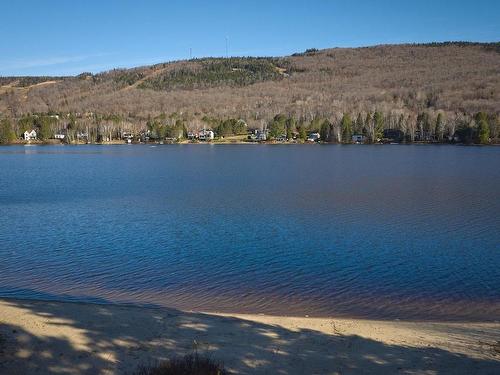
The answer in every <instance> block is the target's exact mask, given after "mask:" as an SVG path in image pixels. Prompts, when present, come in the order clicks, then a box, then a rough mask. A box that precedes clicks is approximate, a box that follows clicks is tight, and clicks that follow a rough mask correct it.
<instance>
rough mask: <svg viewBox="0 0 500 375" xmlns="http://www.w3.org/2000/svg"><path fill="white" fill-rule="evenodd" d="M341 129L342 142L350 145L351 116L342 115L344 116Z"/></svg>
mask: <svg viewBox="0 0 500 375" xmlns="http://www.w3.org/2000/svg"><path fill="white" fill-rule="evenodd" d="M341 129H342V142H344V143H351V141H352V121H351V116H349V114H347V113H346V114H344V116H342V121H341Z"/></svg>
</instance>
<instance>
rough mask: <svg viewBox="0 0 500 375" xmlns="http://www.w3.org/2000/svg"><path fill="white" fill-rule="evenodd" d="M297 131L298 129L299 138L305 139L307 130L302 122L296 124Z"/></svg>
mask: <svg viewBox="0 0 500 375" xmlns="http://www.w3.org/2000/svg"><path fill="white" fill-rule="evenodd" d="M298 131H299V139H302V140H303V141H305V140H306V139H307V132H306V127H305V126H304V124H301V125H299V126H298Z"/></svg>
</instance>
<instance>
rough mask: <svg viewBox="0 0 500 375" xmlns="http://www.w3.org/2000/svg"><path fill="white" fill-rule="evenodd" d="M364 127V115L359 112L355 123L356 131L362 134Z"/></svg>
mask: <svg viewBox="0 0 500 375" xmlns="http://www.w3.org/2000/svg"><path fill="white" fill-rule="evenodd" d="M363 127H364V123H363V117H362V116H361V113H358V117H357V118H356V122H355V123H354V133H355V134H362V133H363Z"/></svg>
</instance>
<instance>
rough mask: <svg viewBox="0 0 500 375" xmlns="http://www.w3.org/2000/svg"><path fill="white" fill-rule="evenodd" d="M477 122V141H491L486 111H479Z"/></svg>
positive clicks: (482, 142) (484, 142)
mask: <svg viewBox="0 0 500 375" xmlns="http://www.w3.org/2000/svg"><path fill="white" fill-rule="evenodd" d="M476 122H477V139H476V141H477V142H478V143H481V144H487V143H489V141H490V126H489V124H488V117H487V116H486V114H485V113H482V112H479V113H478V114H477V115H476Z"/></svg>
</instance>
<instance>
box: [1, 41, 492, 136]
mask: <svg viewBox="0 0 500 375" xmlns="http://www.w3.org/2000/svg"><path fill="white" fill-rule="evenodd" d="M499 113H500V43H490V44H480V43H441V44H426V45H386V46H376V47H366V48H353V49H350V48H335V49H327V50H319V51H318V50H315V49H310V50H307V51H306V52H304V53H297V54H294V55H292V56H288V57H280V58H254V57H246V58H245V57H241V58H229V59H223V58H203V59H193V60H189V61H177V62H170V63H164V64H157V65H153V66H145V67H138V68H133V69H117V70H112V71H108V72H103V73H100V74H91V73H82V74H80V75H79V76H76V77H3V78H0V117H1V118H3V119H4V120H5V119H8V122H9V129H10V130H5V129H4V130H3V132H4V133H5V132H9V131H11V132H12V133H10V137H11V138H12V137H18V136H19V135H20V133H21V132H22V131H24V130H25V129H26V128H28V127H31V126H37V127H39V128H40V127H41V124H40V121H42V120H40V118H42V117H43V116H46V117H47V118H50V119H52V120H50V121H49V120H47V121H46V122H48V125H44V126H45V127H46V129H47V134H51V132H52V133H54V132H55V131H59V130H61V129H65V130H67V129H68V127H69V128H71V129H83V128H85V129H87V128H89V127H91V128H95V133H99V132H101V130H100V128H102V127H103V126H106V127H108V128H111V129H112V131H111V132H110V134H111V135H112V134H113V132H116V133H117V134H118V132H122V131H124V130H127V131H135V132H137V131H140V130H141V129H145V128H146V127H147V126H148V124H149V126H150V127H151V126H152V122H154V121H157V122H158V123H160V125H161V124H162V122H163V125H165V126H174V125H176V126H181V125H182V127H185V128H186V129H200V128H202V127H205V126H208V125H210V126H212V127H216V126H219V125H220V124H222V123H223V121H224V120H228V119H243V120H244V121H245V122H246V123H247V124H248V126H249V127H255V128H262V127H269V126H275V127H276V126H278V130H277V133H280V132H283V133H285V132H288V131H290V132H292V131H293V132H298V131H299V130H300V128H301V127H302V128H303V129H306V130H307V131H313V130H317V131H321V129H322V126H323V136H325V137H326V138H328V140H332V141H341V140H342V139H343V137H344V135H343V128H344V127H346V126H348V125H349V127H350V133H353V132H362V133H363V134H366V135H367V137H368V138H369V139H371V140H375V139H376V138H378V136H380V135H382V133H381V131H382V132H383V130H384V129H397V130H399V131H401V132H402V133H404V137H405V139H407V140H410V141H412V140H415V139H416V138H418V137H420V139H421V140H425V139H426V138H429V139H433V140H440V139H443V138H445V137H446V136H452V135H453V134H455V133H456V131H457V130H458V129H462V131H463V132H467V131H468V132H470V138H478V137H479V133H480V132H481V129H480V127H481V126H487V127H488V134H487V138H491V139H496V138H498V115H499ZM33 114H35V115H36V116H31V115H33ZM478 114H479V115H478ZM50 115H52V116H56V117H50ZM37 118H38V120H36V119H37ZM30 119H31V120H30ZM54 119H55V120H54ZM37 121H38V123H37ZM481 121H484V122H485V123H486V125H485V124H484V123H483V124H482V125H480V123H481ZM5 123H6V121H4V125H3V127H4V128H7V125H5ZM276 124H278V125H276ZM0 132H1V131H0ZM325 132H326V133H325ZM377 132H378V133H377ZM424 133H425V136H424ZM13 134H14V135H13ZM483 138H484V137H483Z"/></svg>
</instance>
